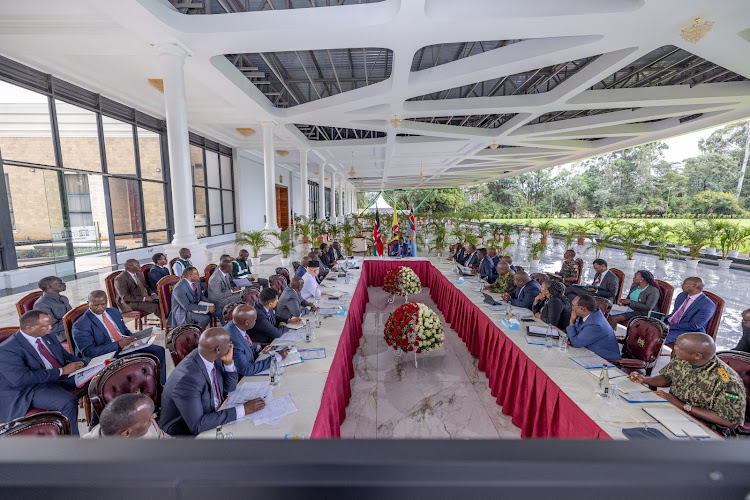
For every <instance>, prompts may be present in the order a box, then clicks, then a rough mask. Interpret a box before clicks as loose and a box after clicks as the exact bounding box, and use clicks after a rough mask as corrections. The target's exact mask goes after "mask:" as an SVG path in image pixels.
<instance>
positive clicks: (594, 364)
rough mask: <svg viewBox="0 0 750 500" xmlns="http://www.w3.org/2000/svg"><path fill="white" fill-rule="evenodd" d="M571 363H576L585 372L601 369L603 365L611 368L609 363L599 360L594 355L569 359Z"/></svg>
mask: <svg viewBox="0 0 750 500" xmlns="http://www.w3.org/2000/svg"><path fill="white" fill-rule="evenodd" d="M570 360H571V361H573V362H575V363H578V364H579V365H581V366H582V367H584V368H586V369H587V370H595V369H597V368H601V367H602V366H604V365H607V366H612V364H611V363H609V362H607V360H605V359H604V358H600V357H599V356H596V355H591V356H578V357H575V358H570Z"/></svg>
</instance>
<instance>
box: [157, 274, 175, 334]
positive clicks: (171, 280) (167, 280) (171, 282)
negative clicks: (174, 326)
mask: <svg viewBox="0 0 750 500" xmlns="http://www.w3.org/2000/svg"><path fill="white" fill-rule="evenodd" d="M179 281H180V278H178V277H177V276H175V275H173V274H172V275H169V276H164V277H163V278H162V279H160V280H159V282H158V283H157V284H156V294H157V295H158V296H159V313H160V317H159V323H160V324H161V327H162V328H165V329H166V330H169V325H167V316H169V313H170V311H172V289H173V288H174V286H175V285H176V284H177V283H178V282H179Z"/></svg>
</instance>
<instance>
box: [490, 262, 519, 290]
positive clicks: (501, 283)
mask: <svg viewBox="0 0 750 500" xmlns="http://www.w3.org/2000/svg"><path fill="white" fill-rule="evenodd" d="M495 271H497V278H495V282H494V283H492V285H491V286H488V287H485V288H484V289H485V290H487V291H489V292H493V293H509V292H511V291H513V290H514V289H515V288H516V281H515V279H514V278H513V277H514V276H515V274H516V273H514V272H513V271H511V270H510V266H509V265H508V263H507V262H503V261H500V262H499V263H498V264H497V266H495Z"/></svg>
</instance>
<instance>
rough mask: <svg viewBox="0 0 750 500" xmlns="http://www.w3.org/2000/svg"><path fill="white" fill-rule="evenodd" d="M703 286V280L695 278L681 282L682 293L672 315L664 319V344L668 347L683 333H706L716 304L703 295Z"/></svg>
mask: <svg viewBox="0 0 750 500" xmlns="http://www.w3.org/2000/svg"><path fill="white" fill-rule="evenodd" d="M704 286H705V285H704V283H703V280H702V279H700V278H699V277H697V276H692V277H690V278H685V281H683V282H682V292H681V293H680V294H679V295H678V296H677V298H676V299H675V301H674V309H673V310H672V314H670V315H668V316H667V317H666V318H664V321H665V322H666V323H667V325H669V333H667V338H666V340H665V341H664V343H665V344H666V345H668V346H669V347H672V345H674V343H675V341H676V340H677V337H679V336H680V335H682V334H683V333H688V332H691V333H706V326H707V325H708V322H709V321H711V317H712V316H713V315H714V311H716V304H714V301H713V300H711V299H709V298H708V297H706V295H705V294H704V293H703V287H704Z"/></svg>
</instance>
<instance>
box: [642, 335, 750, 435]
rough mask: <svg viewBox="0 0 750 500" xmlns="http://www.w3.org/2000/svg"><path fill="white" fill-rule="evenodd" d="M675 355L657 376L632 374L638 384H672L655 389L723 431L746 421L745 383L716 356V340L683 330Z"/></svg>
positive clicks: (675, 346) (678, 405) (678, 406)
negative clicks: (659, 389) (661, 389)
mask: <svg viewBox="0 0 750 500" xmlns="http://www.w3.org/2000/svg"><path fill="white" fill-rule="evenodd" d="M674 352H675V357H674V358H672V360H671V361H670V362H669V363H668V364H667V366H665V367H664V368H662V369H661V371H660V372H659V375H657V376H655V377H643V376H642V375H641V374H639V373H635V372H634V373H631V374H630V379H631V380H632V381H633V382H636V383H646V384H648V385H651V386H655V387H669V392H664V391H656V394H657V395H658V396H661V397H662V398H664V399H666V400H668V401H669V402H670V403H672V404H673V405H674V406H676V407H677V408H679V409H681V410H683V411H685V412H686V413H689V414H691V415H693V416H694V417H697V418H699V419H700V420H702V421H704V422H706V423H707V424H709V425H710V426H711V427H713V428H714V429H716V430H718V431H720V432H722V431H724V430H725V429H728V430H730V431H731V430H732V429H735V428H736V427H738V426H740V425H742V423H743V422H744V420H745V386H744V384H743V383H742V379H741V378H740V376H739V375H737V372H735V371H734V370H732V368H730V367H729V365H727V364H726V363H724V362H723V361H722V360H720V359H719V358H717V357H716V346H715V345H714V341H713V339H712V338H711V337H710V336H708V335H706V334H705V333H683V334H682V335H680V336H679V337H678V338H677V341H676V343H675V345H674Z"/></svg>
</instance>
